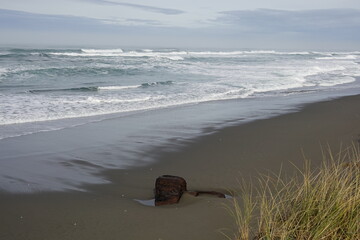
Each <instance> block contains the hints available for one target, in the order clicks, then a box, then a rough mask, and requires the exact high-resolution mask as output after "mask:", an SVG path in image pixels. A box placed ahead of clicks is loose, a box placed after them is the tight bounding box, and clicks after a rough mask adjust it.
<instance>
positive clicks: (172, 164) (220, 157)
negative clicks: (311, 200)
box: [0, 95, 360, 240]
mask: <svg viewBox="0 0 360 240" xmlns="http://www.w3.org/2000/svg"><path fill="white" fill-rule="evenodd" d="M359 122H360V95H357V96H350V97H343V98H340V99H335V100H331V101H325V102H319V103H313V104H308V105H306V106H304V107H302V108H301V109H300V110H299V111H298V112H294V113H288V114H285V115H281V116H277V117H273V118H270V119H264V120H257V121H254V122H250V123H245V124H241V125H238V126H232V127H226V128H224V129H221V130H217V131H210V130H209V133H208V134H206V135H204V136H202V137H198V138H196V139H193V140H191V141H188V142H186V144H181V145H179V146H178V148H175V149H172V150H171V151H168V149H166V147H162V148H161V147H158V148H155V149H152V150H151V151H150V152H146V153H144V154H149V155H152V156H155V159H157V162H156V163H153V164H151V165H146V166H143V167H138V168H133V169H130V170H129V169H128V170H111V171H105V172H103V173H102V175H103V177H104V178H105V179H107V180H109V181H110V182H111V183H109V184H100V185H89V186H87V187H86V189H87V191H84V192H81V191H69V192H40V193H32V194H20V193H19V194H10V193H5V192H3V193H1V194H0V212H1V217H0V239H7V240H10V239H11V240H12V239H22V240H23V239H37V240H38V239H51V240H57V239H59V240H60V239H61V240H66V239H77V240H82V239H87V240H89V239H124V240H125V239H126V240H130V239H154V240H158V239H163V240H166V239H169V240H177V239H179V240H180V239H182V240H183V239H196V240H197V239H199V240H200V239H207V240H212V239H214V240H215V239H225V237H224V236H223V235H222V234H221V233H220V231H223V232H225V233H227V234H228V235H229V236H232V234H233V231H234V227H235V226H234V221H233V219H232V218H231V216H230V215H229V214H228V212H227V211H226V210H225V207H224V206H225V205H228V204H230V203H231V201H229V200H228V199H220V198H216V197H213V196H206V195H203V196H199V197H196V198H195V197H192V196H190V195H184V196H183V198H182V199H181V201H180V203H179V204H177V205H172V206H164V207H150V206H144V205H142V204H140V203H139V202H137V201H135V199H140V200H147V199H152V198H153V188H154V183H155V179H156V178H157V177H158V176H160V175H163V174H171V175H178V176H182V177H184V178H185V179H186V180H187V183H188V189H189V190H214V191H221V192H224V193H226V192H228V191H237V190H238V189H239V184H238V180H239V179H242V178H244V179H246V180H249V178H256V176H257V174H258V173H264V172H268V171H271V172H279V170H280V168H281V169H282V172H283V173H285V174H289V175H291V174H292V173H293V171H294V167H293V166H292V165H293V164H295V165H296V166H301V165H302V163H303V162H304V157H305V158H307V159H310V160H311V161H312V163H313V165H315V166H316V165H317V164H319V163H320V161H321V159H322V157H321V156H322V153H321V148H322V147H323V148H324V149H327V148H328V146H329V147H330V148H331V149H332V150H333V152H335V153H336V152H338V151H339V149H340V147H341V146H343V147H346V146H349V145H351V144H352V143H356V144H357V143H358V142H359V138H360V124H359ZM235 197H236V196H235Z"/></svg>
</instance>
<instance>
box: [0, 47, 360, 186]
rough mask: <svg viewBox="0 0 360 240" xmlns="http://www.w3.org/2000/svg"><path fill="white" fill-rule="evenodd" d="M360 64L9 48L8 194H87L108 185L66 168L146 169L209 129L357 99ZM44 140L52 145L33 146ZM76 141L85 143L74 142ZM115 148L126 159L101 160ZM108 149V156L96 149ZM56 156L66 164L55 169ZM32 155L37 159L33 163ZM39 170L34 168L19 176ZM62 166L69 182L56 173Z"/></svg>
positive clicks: (358, 55) (4, 92)
mask: <svg viewBox="0 0 360 240" xmlns="http://www.w3.org/2000/svg"><path fill="white" fill-rule="evenodd" d="M359 63H360V51H352V52H350V51H349V52H331V51H329V52H316V51H299V52H293V51H259V50H257V51H255V50H252V51H251V50H236V51H214V50H207V51H204V50H188V49H126V48H121V49H120V48H118V49H81V48H71V49H66V48H63V49H60V48H56V49H29V48H26V49H12V48H0V147H2V148H3V149H2V150H1V153H2V156H0V169H1V170H0V180H1V181H0V189H5V190H9V191H21V192H27V191H36V190H44V189H45V190H64V189H79V188H81V187H79V186H80V185H81V184H84V183H101V182H104V181H105V180H103V179H99V178H98V177H96V176H95V175H96V174H94V173H97V172H98V171H97V170H95V167H94V168H91V169H90V170H89V168H85V167H80V165H81V164H78V165H76V164H74V166H75V165H76V166H75V167H74V169H75V170H74V169H71V167H69V166H64V164H59V162H61V161H63V162H66V161H70V160H71V159H72V160H73V159H77V160H79V159H81V160H82V161H87V162H91V163H92V164H94V165H96V166H101V168H102V169H103V168H127V167H131V166H137V165H139V164H143V163H144V162H147V160H146V159H145V158H142V159H141V160H139V158H138V157H135V156H139V154H141V153H143V152H144V149H147V148H151V147H156V146H159V145H161V144H164V143H169V139H181V140H184V141H185V139H188V138H191V137H194V136H195V135H196V136H197V135H199V134H200V133H203V132H204V131H203V129H204V128H216V127H223V126H225V125H227V124H231V123H239V121H249V120H253V119H258V118H266V117H269V116H273V115H276V114H280V113H283V112H287V111H291V110H294V108H295V107H296V106H298V105H299V104H303V103H307V102H312V101H319V100H323V99H327V98H330V97H337V96H344V95H349V94H356V93H358V90H359V87H360V81H359V76H360V65H359ZM115 120H116V121H115ZM105 125H106V126H105ZM89 126H91V127H89ZM86 127H88V128H87V130H84V129H83V130H78V129H82V128H86ZM95 128H96V129H97V130H96V131H95V130H94V131H95V132H96V133H89V129H95ZM99 129H101V133H99V132H97V131H99ZM77 131H78V132H79V134H80V135H81V136H77V135H76V134H75V132H77ZM84 132H85V134H84ZM115 132H116V134H115ZM58 133H59V134H60V133H61V134H64V136H63V137H62V138H61V140H56V139H55V136H56V134H58ZM41 134H43V135H41ZM44 134H45V135H46V134H48V135H46V136H47V137H48V138H49V139H50V142H51V143H49V142H47V143H42V144H40V145H36V146H32V145H31V144H30V145H29V141H33V140H34V139H36V137H38V136H45V135H44ZM66 134H68V135H66ZM89 134H90V135H89ZM91 134H93V135H91ZM70 136H71V138H72V139H74V142H75V143H74V142H71V141H70V142H71V143H67V140H66V139H68V138H69V137H70ZM97 136H102V137H101V138H100V137H97ZM31 138H34V139H32V140H29V139H31ZM54 139H55V140H54ZM90 139H91V140H90ZM76 140H79V141H76ZM56 141H61V143H59V142H56ZM79 142H84V143H83V144H81V143H79ZM115 142H116V143H118V146H120V149H117V151H118V153H119V154H117V155H116V154H115V155H114V156H112V157H109V160H108V161H104V160H103V159H102V160H99V159H100V158H101V157H99V156H100V155H101V154H100V152H103V151H104V149H105V148H110V147H109V146H110V145H111V144H113V143H115ZM14 144H16V147H14ZM33 144H35V143H33ZM76 144H79V145H76ZM59 145H61V151H60V150H59ZM100 145H101V146H103V149H102V150H101V151H100V150H99V151H98V152H97V153H98V155H96V154H97V153H95V152H94V151H95V150H89V148H91V147H89V146H100ZM74 146H75V147H74ZM85 148H86V151H85V150H84V151H83V152H82V153H81V151H82V149H85ZM44 149H46V151H44ZM109 151H110V152H111V151H113V150H109ZM59 152H61V154H60V153H59ZM75 152H76V154H75ZM55 153H56V154H55ZM70 153H71V154H70ZM49 154H50V155H51V156H52V157H54V156H56V159H59V158H61V159H62V160H61V161H58V160H56V161H57V162H56V163H54V162H53V160H52V161H51V164H50V163H49V164H47V163H46V162H47V161H49V158H50V157H49V156H50V155H49ZM136 154H137V155H136ZM75 155H76V156H75ZM29 156H36V160H33V161H32V162H31V163H29V161H25V159H26V158H29ZM59 156H60V157H59ZM135 158H138V160H136V161H135V160H133V159H135ZM34 159H35V157H34ZM54 159H55V158H54ZM69 159H70V160H69ZM36 161H38V162H36ZM14 162H18V163H17V165H16V166H19V167H14V166H15V165H14V164H13V163H14ZM25 162H26V164H25V165H24V163H25ZM61 163H62V162H61ZM27 164H28V165H27ZM30 165H31V166H32V167H30V168H31V169H33V170H32V171H27V172H24V171H23V170H19V169H23V168H26V166H28V167H29V166H30ZM45 165H46V166H47V167H45V168H44V167H43V166H45ZM54 165H57V166H56V167H54ZM60 165H61V166H60ZM20 166H21V167H20ZM40 166H41V167H40ZM51 166H53V167H54V169H52V168H51ZM81 166H83V164H82V165H81ZM40 168H42V169H41V170H38V171H41V174H39V172H37V171H36V169H40ZM61 168H63V169H62V170H59V169H61ZM44 169H47V170H48V173H46V170H44ZM55 169H56V170H55ZM79 169H80V170H79ZM57 170H59V172H61V174H59V175H61V176H54V172H57ZM19 171H20V172H21V171H22V173H21V174H20V173H19ZM81 171H82V172H81ZM29 172H30V173H29ZM64 172H67V174H63V173H64ZM79 172H81V173H80V174H79ZM76 174H77V177H75V175H76ZM19 175H21V177H19ZM55 175H56V174H55ZM15 176H16V178H15ZM59 178H61V179H63V181H59ZM30 179H31V181H30ZM69 179H72V180H73V181H69ZM74 179H77V180H74ZM29 182H31V186H32V187H30V188H29V186H30V185H29ZM105 182H106V181H105ZM29 189H30V190H29Z"/></svg>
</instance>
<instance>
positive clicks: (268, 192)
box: [231, 147, 360, 240]
mask: <svg viewBox="0 0 360 240" xmlns="http://www.w3.org/2000/svg"><path fill="white" fill-rule="evenodd" d="M324 155H326V158H324V161H323V163H322V166H321V167H320V168H318V169H311V168H310V163H309V162H308V161H307V163H306V164H305V167H304V169H303V170H299V169H298V170H299V174H297V175H296V176H295V177H293V178H288V179H284V178H283V177H282V176H281V175H277V176H262V177H260V179H259V183H260V184H259V185H258V186H259V187H256V189H255V187H247V188H245V189H244V191H243V192H242V194H241V198H240V199H236V198H235V199H234V209H232V211H231V212H232V214H233V216H234V217H235V220H236V224H237V227H238V233H237V234H236V237H235V239H237V240H248V239H251V240H260V239H264V240H265V239H266V240H272V239H276V240H282V239H284V240H285V239H286V240H293V239H294V240H295V239H296V240H302V239H352V240H353V239H360V162H359V160H360V155H359V151H357V150H356V149H355V147H353V148H351V149H349V150H347V151H345V152H343V153H342V154H340V155H338V156H336V157H335V156H334V155H332V154H331V152H330V151H329V152H328V153H326V154H324Z"/></svg>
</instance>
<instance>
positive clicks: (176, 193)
mask: <svg viewBox="0 0 360 240" xmlns="http://www.w3.org/2000/svg"><path fill="white" fill-rule="evenodd" d="M186 191H187V189H186V181H185V179H183V178H182V177H177V176H171V175H163V176H161V177H158V178H157V179H156V182H155V206H161V205H168V204H174V203H178V202H179V200H180V198H181V196H182V195H183V193H184V192H186Z"/></svg>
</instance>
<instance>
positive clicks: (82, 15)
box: [0, 0, 360, 50]
mask: <svg viewBox="0 0 360 240" xmlns="http://www.w3.org/2000/svg"><path fill="white" fill-rule="evenodd" d="M30 2H31V3H30ZM313 2H314V1H307V0H304V1H302V2H299V3H297V4H294V3H293V4H290V3H289V1H285V0H283V1H281V0H274V1H271V4H270V3H269V1H262V0H254V1H251V2H249V3H248V2H246V3H239V1H235V0H234V1H233V0H227V1H226V0H224V1H216V2H212V1H204V0H198V1H196V2H195V1H188V0H183V1H175V2H174V1H171V2H169V1H163V0H154V1H151V2H149V1H140V0H139V1H132V2H131V3H130V2H124V1H116V0H111V1H108V0H63V1H55V0H46V1H45V0H32V1H25V0H2V2H1V3H0V31H1V32H2V37H1V39H0V44H10V45H11V44H34V43H37V44H43V45H44V44H46V45H58V46H61V45H74V46H75V45H76V46H81V45H96V46H103V47H107V46H119V45H121V46H141V47H148V46H149V47H151V46H156V47H188V48H190V47H193V48H196V47H213V48H258V49H259V48H261V49H270V48H277V49H279V48H291V49H356V50H359V49H360V3H359V2H360V1H352V0H343V1H340V0H328V1H316V3H313ZM150 3H151V4H150ZM321 6H323V7H322V8H319V7H321ZM325 6H326V7H325ZM269 7H270V8H269Z"/></svg>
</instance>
